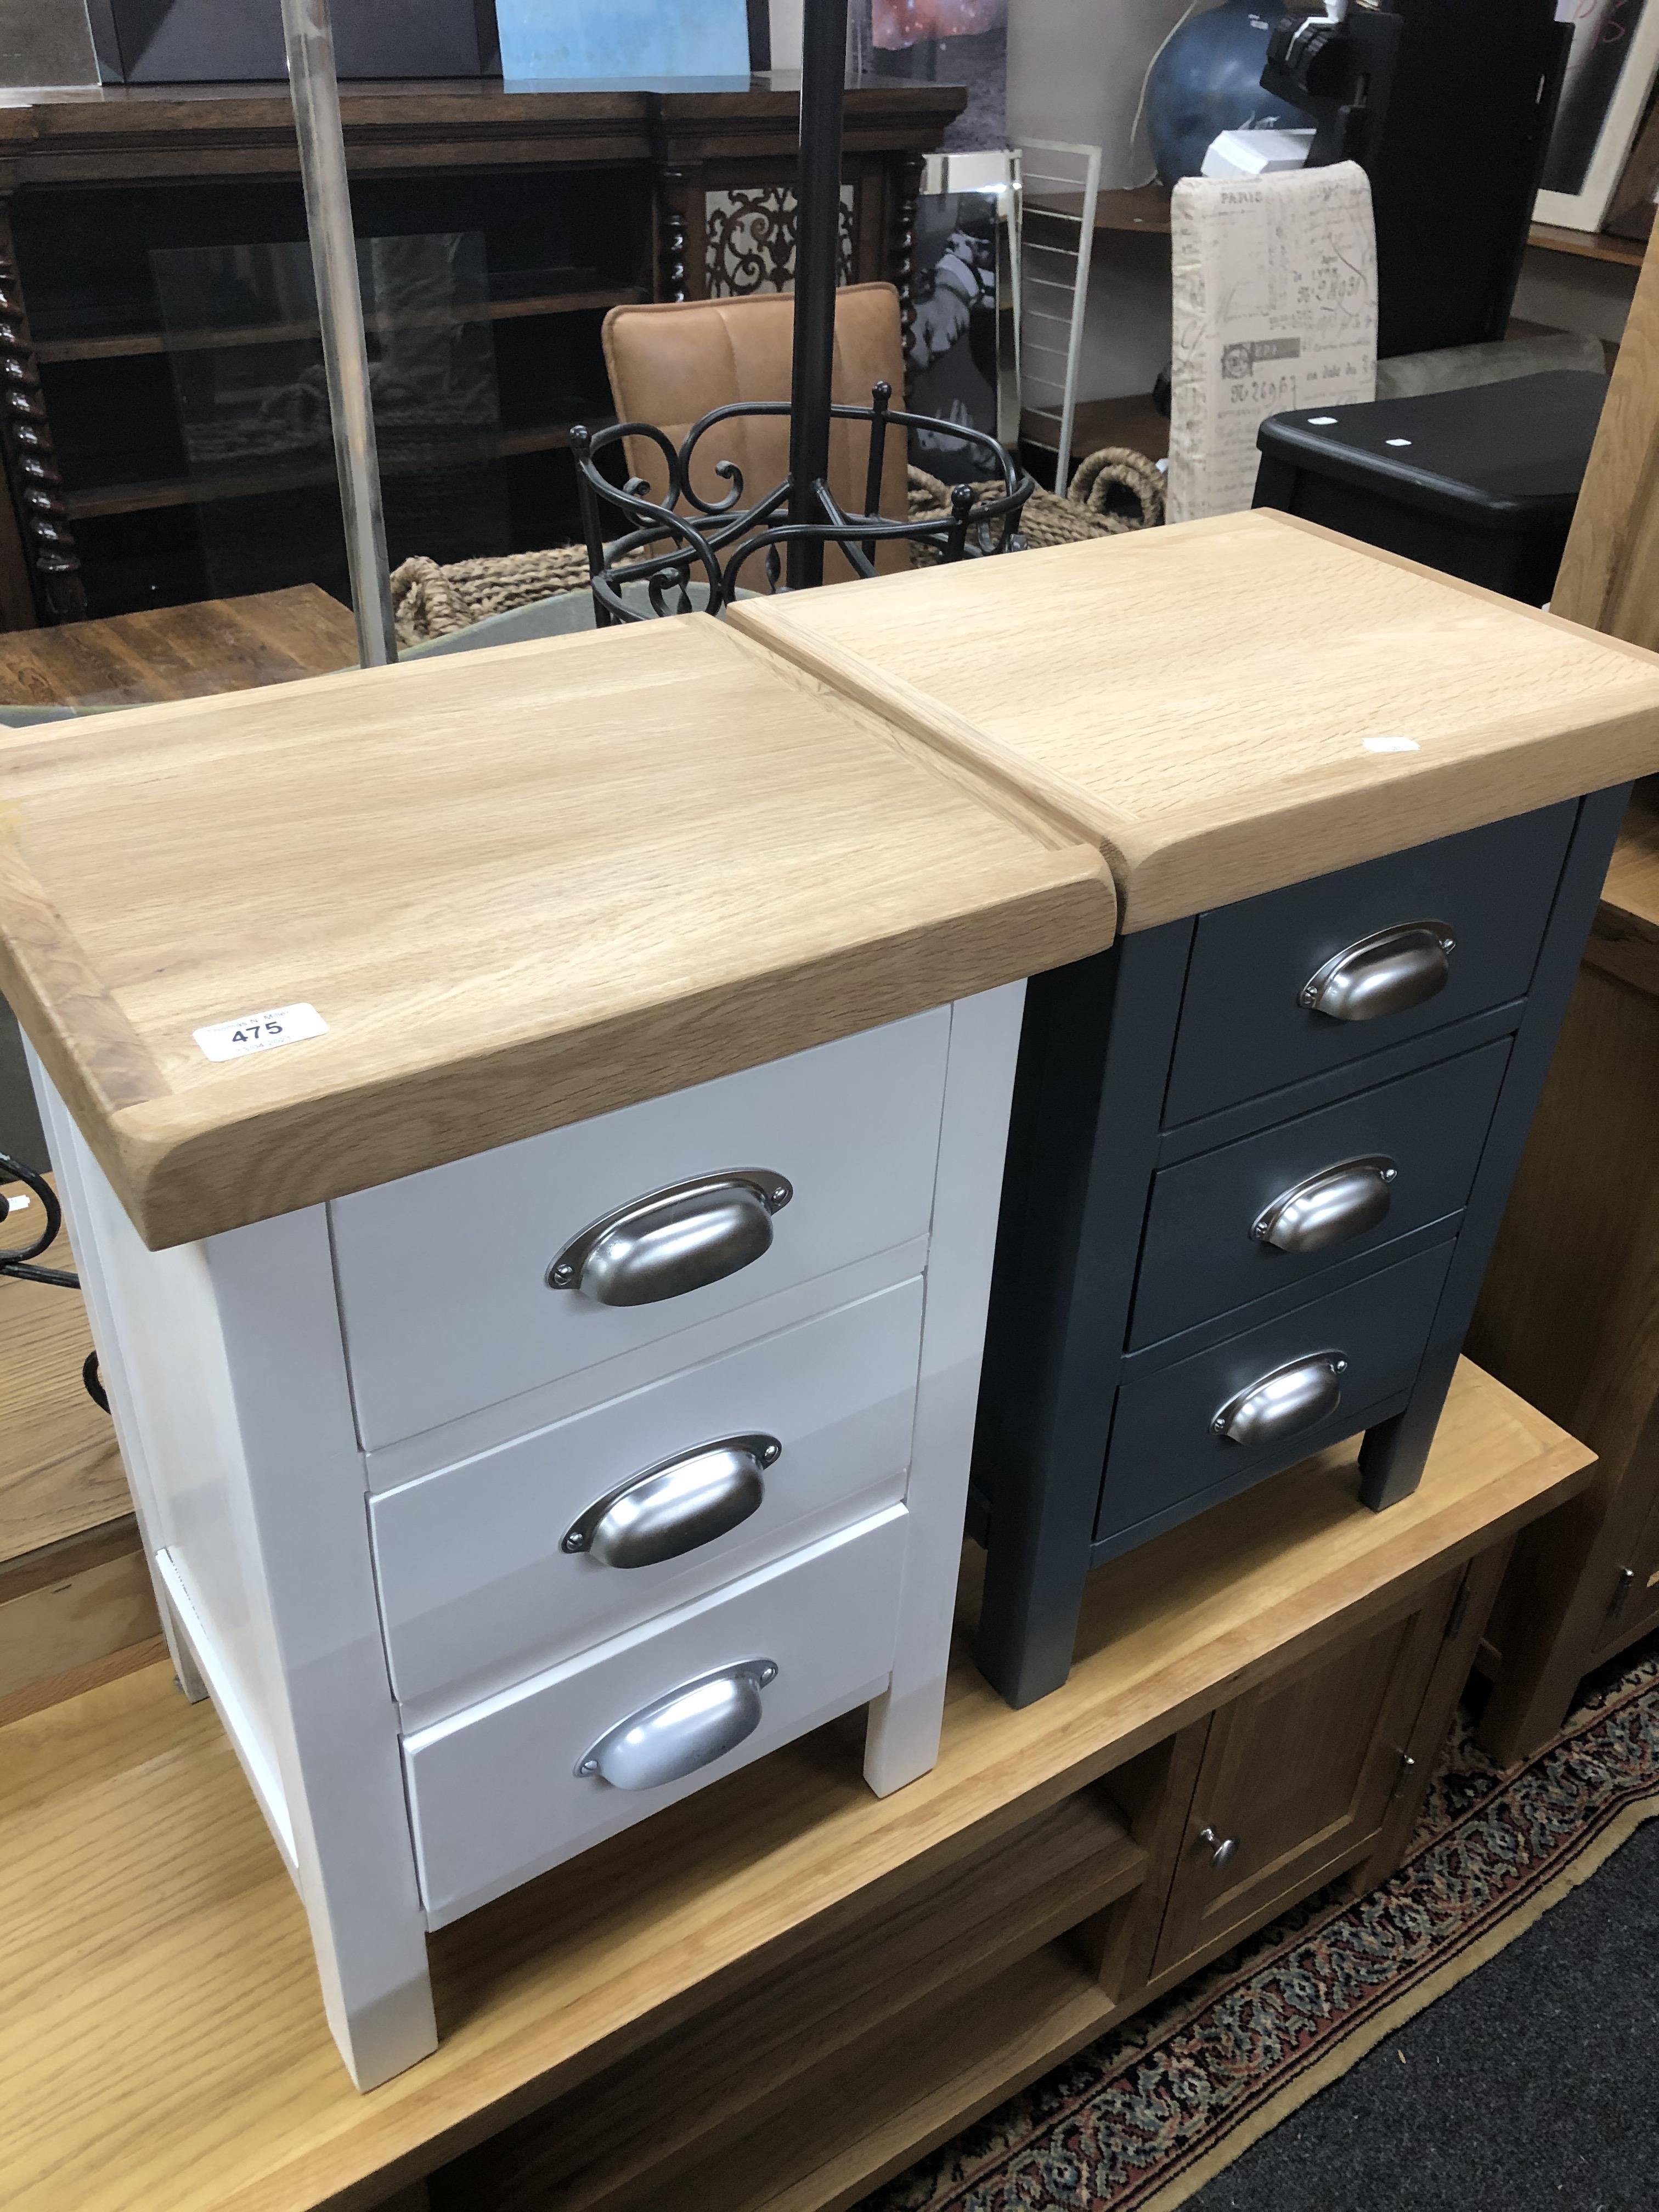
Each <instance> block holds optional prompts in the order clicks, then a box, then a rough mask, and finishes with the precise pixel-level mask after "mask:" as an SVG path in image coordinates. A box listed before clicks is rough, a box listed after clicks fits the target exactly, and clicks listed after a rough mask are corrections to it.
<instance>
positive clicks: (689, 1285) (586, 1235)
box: [547, 1168, 794, 1306]
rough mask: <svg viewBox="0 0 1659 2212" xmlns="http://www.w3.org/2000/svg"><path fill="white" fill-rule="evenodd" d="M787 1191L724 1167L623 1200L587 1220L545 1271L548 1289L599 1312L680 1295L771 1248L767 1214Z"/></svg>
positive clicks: (784, 1185)
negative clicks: (590, 1302)
mask: <svg viewBox="0 0 1659 2212" xmlns="http://www.w3.org/2000/svg"><path fill="white" fill-rule="evenodd" d="M793 1196H794V1190H793V1187H792V1186H791V1184H790V1183H789V1182H788V1180H787V1177H786V1176H781V1175H773V1174H771V1173H770V1172H769V1170H766V1169H764V1168H728V1169H726V1170H723V1171H722V1172H721V1173H720V1174H719V1175H711V1176H696V1177H695V1178H694V1179H693V1180H692V1181H691V1182H677V1183H670V1184H669V1185H668V1186H667V1188H665V1189H663V1190H653V1191H650V1192H647V1194H646V1195H645V1197H643V1198H635V1199H630V1200H629V1203H628V1204H627V1205H626V1206H617V1209H616V1210H615V1212H611V1213H606V1214H603V1215H602V1216H601V1217H600V1218H599V1220H598V1221H590V1222H589V1224H588V1225H587V1226H586V1229H584V1230H583V1231H581V1233H580V1236H577V1237H572V1238H571V1240H570V1242H569V1243H568V1244H567V1245H566V1246H565V1248H564V1249H563V1250H562V1252H561V1253H560V1254H559V1256H558V1257H557V1259H556V1260H555V1261H554V1262H553V1264H552V1266H551V1267H550V1268H549V1269H548V1271H547V1284H548V1288H549V1289H550V1290H554V1291H577V1292H578V1293H579V1294H580V1296H581V1297H585V1298H592V1299H594V1300H595V1301H596V1302H597V1303H598V1304H600V1305H602V1306H646V1305H653V1304H656V1303H657V1301H658V1300H659V1299H660V1298H678V1297H684V1296H685V1294H686V1292H687V1291H700V1290H702V1289H703V1288H704V1286H705V1285H708V1284H709V1283H718V1282H720V1281H722V1280H723V1279H725V1278H726V1276H727V1275H735V1274H736V1273H737V1272H738V1269H739V1268H740V1267H751V1266H752V1265H753V1264H754V1262H755V1261H757V1260H758V1259H759V1258H760V1257H761V1256H762V1255H763V1253H765V1252H768V1251H769V1250H770V1249H771V1245H772V1216H773V1215H774V1214H775V1213H776V1212H778V1211H779V1210H780V1209H781V1207H783V1206H787V1205H788V1203H789V1201H790V1200H791V1199H792V1198H793Z"/></svg>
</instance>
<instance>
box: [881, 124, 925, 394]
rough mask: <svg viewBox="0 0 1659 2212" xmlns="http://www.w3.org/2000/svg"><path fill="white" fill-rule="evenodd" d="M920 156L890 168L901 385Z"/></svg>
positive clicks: (890, 252)
mask: <svg viewBox="0 0 1659 2212" xmlns="http://www.w3.org/2000/svg"><path fill="white" fill-rule="evenodd" d="M921 170H922V157H921V155H920V154H917V153H914V152H911V153H906V154H902V155H900V156H899V158H898V160H897V161H895V162H894V163H893V165H892V167H891V169H890V172H889V183H888V191H889V194H890V200H889V204H890V208H891V210H892V213H891V217H890V222H889V226H888V234H887V257H888V258H887V268H888V274H889V276H890V277H891V278H892V281H893V283H895V284H896V286H897V287H898V295H899V329H900V333H901V340H902V344H903V348H904V388H905V392H906V393H907V395H908V392H909V388H910V340H911V337H912V335H913V333H914V332H915V326H916V302H915V293H914V289H913V287H914V284H915V258H916V208H917V204H918V203H919V202H920V200H921Z"/></svg>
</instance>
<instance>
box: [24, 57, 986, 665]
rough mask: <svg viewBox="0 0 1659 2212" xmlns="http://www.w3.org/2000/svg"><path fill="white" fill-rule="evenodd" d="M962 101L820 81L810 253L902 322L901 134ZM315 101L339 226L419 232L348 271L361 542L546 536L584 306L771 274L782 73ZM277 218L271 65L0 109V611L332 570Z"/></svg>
mask: <svg viewBox="0 0 1659 2212" xmlns="http://www.w3.org/2000/svg"><path fill="white" fill-rule="evenodd" d="M965 99H966V94H965V93H964V92H963V90H962V89H961V88H959V87H957V86H951V85H925V84H913V83H909V82H894V81H892V80H880V81H877V82H868V83H865V84H860V85H857V86H853V87H849V88H848V96H847V109H846V133H845V153H844V156H843V167H842V174H843V179H844V182H843V191H842V204H843V217H842V264H843V269H844V270H845V274H846V277H847V279H848V281H859V282H865V281H868V280H869V279H871V278H876V277H889V278H891V279H892V280H893V281H895V282H896V283H897V284H898V285H899V288H900V290H901V294H902V296H903V297H904V300H905V305H906V313H907V321H908V283H909V276H910V250H911V239H912V234H913V229H914V216H915V201H916V197H917V193H918V191H919V188H920V181H921V161H922V156H923V155H924V154H926V153H927V151H929V150H930V149H933V148H934V147H936V146H937V145H938V144H939V142H940V140H941V139H942V137H943V136H944V133H945V128H946V126H947V125H948V124H949V123H950V121H951V118H952V117H953V116H955V115H956V114H957V112H959V110H960V109H961V107H962V106H963V103H964V101H965ZM343 110H344V117H345V134H346V148H347V156H348V160H349V165H350V170H351V177H352V190H353V208H354V218H355V222H356V230H357V234H358V236H359V239H360V240H375V241H378V242H379V246H380V248H384V247H386V245H387V242H389V241H395V242H396V246H398V247H404V248H406V247H407V246H408V243H409V241H410V240H417V241H418V242H419V244H420V246H422V249H423V251H421V252H416V254H415V255H414V257H413V258H412V260H411V258H410V254H409V253H408V252H406V251H405V252H402V253H401V254H400V253H399V252H397V251H395V250H393V251H392V252H389V253H387V254H386V256H385V259H384V265H382V264H380V263H377V264H376V268H375V270H371V271H370V276H371V282H372V283H374V282H378V281H380V280H382V279H383V280H384V282H385V283H386V291H385V293H384V294H382V293H381V292H380V291H377V290H374V289H370V294H369V310H370V312H369V334H370V347H371V356H372V358H373V360H374V367H375V370H376V374H377V376H379V377H380V379H381V380H382V381H381V383H380V386H379V388H377V393H376V404H377V415H378V416H379V417H380V434H381V459H382V470H383V474H384V476H385V477H386V486H387V509H388V536H389V540H390V549H391V552H392V559H393V561H394V562H396V561H398V559H401V558H402V557H404V556H405V555H407V554H409V553H411V552H417V551H418V552H426V553H431V554H433V555H435V556H436V557H438V558H440V559H446V560H453V559H459V558H462V557H465V556H466V555H468V554H488V553H502V552H511V551H518V550H526V548H529V547H532V546H538V545H545V544H553V543H557V542H559V541H560V540H561V539H563V538H574V536H575V535H576V534H577V524H576V518H575V512H574V480H573V478H572V476H571V472H570V462H569V458H568V443H569V431H570V426H571V424H572V423H573V422H579V421H587V422H602V421H604V420H606V419H608V417H609V415H610V395H609V389H608V386H607V383H606V380H605V368H604V362H603V358H602V355H601V351H600V344H599V327H600V325H601V323H602V321H603V319H604V316H605V311H606V310H607V309H608V308H609V307H612V306H614V305H617V304H618V303H620V302H622V301H632V300H641V299H670V300H671V299H698V298H703V297H706V296H708V295H711V294H715V295H718V294H741V293H745V292H750V291H757V290H762V289H769V288H773V287H779V286H781V285H784V284H787V282H788V281H789V276H790V271H791V269H792V266H793V192H792V191H791V185H792V182H793V171H794V161H795V153H796V145H797V128H798V114H799V93H798V90H797V88H796V82H795V80H794V79H793V77H791V76H784V75H781V74H779V75H776V76H757V77H755V78H753V79H751V81H750V87H749V88H748V89H747V90H746V91H741V92H709V91H706V90H685V91H680V92H672V91H659V92H641V91H629V92H609V91H596V92H586V91H580V92H568V91H561V92H551V91H521V90H517V89H513V90H510V91H509V90H507V88H504V87H503V86H502V85H501V84H500V83H499V82H496V83H491V82H476V83H475V82H453V83H452V82H444V83H429V82H428V83H414V82H411V83H389V84H368V85H356V86H350V87H348V88H345V89H344V91H343ZM304 239H305V222H304V210H303V205H302V203H301V193H300V185H299V179H298V161H297V155H296V150H295V138H294V128H293V122H292V118H291V115H290V112H289V102H288V96H287V90H286V88H285V87H283V86H281V85H275V84H273V85H253V86H249V85H201V86H189V87H131V88H105V89H104V90H102V91H101V92H92V93H88V94H73V95H70V96H68V97H59V98H56V99H51V100H39V101H36V102H34V103H33V104H31V105H27V106H16V107H10V108H3V109H0V389H3V400H0V447H3V459H4V465H5V472H6V478H7V485H8V489H9V494H10V496H9V500H8V501H4V502H0V628H5V629H22V628H27V627H29V626H31V625H33V624H35V623H52V622H64V621H73V620H76V619H78V618H80V617H82V616H84V615H87V614H93V615H98V616H107V615H116V614H122V613H128V612H132V611H137V610H140V609H142V608H145V607H149V606H155V605H168V604H179V603H183V602H185V601H190V600H195V599H204V598H208V597H212V596H216V595H220V594H222V593H225V592H246V591H257V590H271V589H279V588H282V587H284V586H289V585H294V584H298V583H304V582H313V583H319V584H321V585H323V586H325V587H331V588H333V589H334V590H335V591H337V592H340V591H343V586H344V580H345V571H344V559H343V546H342V544H341V540H340V528H339V520H338V506H337V495H336V492H335V489H334V474H333V463H332V458H331V448H330V446H329V442H328V438H327V424H326V417H325V410H323V409H322V408H321V405H320V392H321V386H320V353H319V342H318V338H317V333H316V325H315V318H314V313H313V310H312V308H311V307H310V304H309V293H308V284H309V279H308V276H307V275H306V264H305V258H304V256H305V247H304V243H303V241H304ZM376 250H378V249H376ZM422 285H424V287H425V288H426V289H424V291H423V290H422ZM434 288H435V289H434ZM386 301H390V302H391V304H390V305H386V304H385V302H386ZM411 333H412V334H413V336H412V337H411V335H410V334H411ZM411 363H412V367H411ZM383 392H384V393H385V394H386V404H384V405H383V404H382V393H383Z"/></svg>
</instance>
